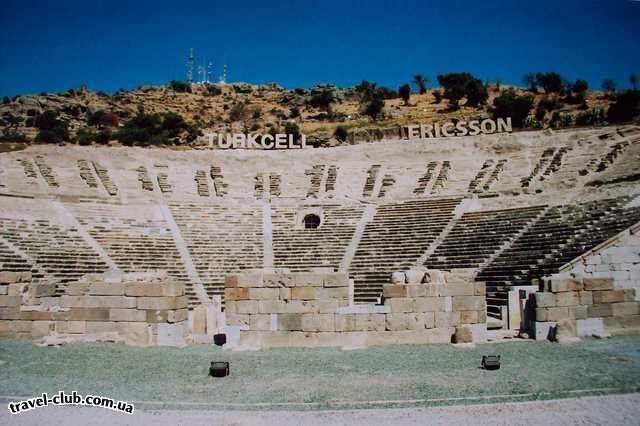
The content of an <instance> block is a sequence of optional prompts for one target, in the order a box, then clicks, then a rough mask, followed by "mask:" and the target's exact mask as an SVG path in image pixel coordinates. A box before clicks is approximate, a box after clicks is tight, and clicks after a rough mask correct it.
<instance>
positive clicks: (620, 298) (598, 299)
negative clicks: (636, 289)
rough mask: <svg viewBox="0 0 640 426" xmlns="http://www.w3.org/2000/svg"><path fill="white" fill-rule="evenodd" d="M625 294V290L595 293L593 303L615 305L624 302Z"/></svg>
mask: <svg viewBox="0 0 640 426" xmlns="http://www.w3.org/2000/svg"><path fill="white" fill-rule="evenodd" d="M624 300H625V293H624V290H609V291H594V292H593V303H595V304H600V303H615V302H624Z"/></svg>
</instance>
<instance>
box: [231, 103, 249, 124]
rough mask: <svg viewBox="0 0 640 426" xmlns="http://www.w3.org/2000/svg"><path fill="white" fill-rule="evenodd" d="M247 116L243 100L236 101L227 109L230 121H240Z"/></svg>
mask: <svg viewBox="0 0 640 426" xmlns="http://www.w3.org/2000/svg"><path fill="white" fill-rule="evenodd" d="M246 117H247V106H246V105H245V104H244V103H243V102H236V103H235V104H234V105H233V106H232V107H231V110H230V111H229V118H230V119H231V121H241V120H244V119H245V118H246Z"/></svg>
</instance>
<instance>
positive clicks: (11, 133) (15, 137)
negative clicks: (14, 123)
mask: <svg viewBox="0 0 640 426" xmlns="http://www.w3.org/2000/svg"><path fill="white" fill-rule="evenodd" d="M0 142H21V143H25V142H28V139H27V137H26V136H25V135H24V134H22V133H20V132H17V131H15V130H13V129H8V130H5V131H4V132H2V133H0Z"/></svg>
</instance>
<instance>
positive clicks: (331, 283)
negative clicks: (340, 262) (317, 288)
mask: <svg viewBox="0 0 640 426" xmlns="http://www.w3.org/2000/svg"><path fill="white" fill-rule="evenodd" d="M324 286H325V287H348V286H349V276H348V275H347V274H346V273H342V272H339V273H334V274H327V275H325V277H324Z"/></svg>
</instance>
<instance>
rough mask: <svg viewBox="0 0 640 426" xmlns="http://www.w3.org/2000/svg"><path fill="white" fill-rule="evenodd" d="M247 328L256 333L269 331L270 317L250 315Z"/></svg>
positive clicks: (266, 315)
mask: <svg viewBox="0 0 640 426" xmlns="http://www.w3.org/2000/svg"><path fill="white" fill-rule="evenodd" d="M249 327H250V328H251V330H256V331H269V330H271V315H268V314H256V315H251V317H250V320H249Z"/></svg>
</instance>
